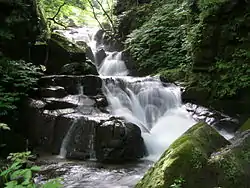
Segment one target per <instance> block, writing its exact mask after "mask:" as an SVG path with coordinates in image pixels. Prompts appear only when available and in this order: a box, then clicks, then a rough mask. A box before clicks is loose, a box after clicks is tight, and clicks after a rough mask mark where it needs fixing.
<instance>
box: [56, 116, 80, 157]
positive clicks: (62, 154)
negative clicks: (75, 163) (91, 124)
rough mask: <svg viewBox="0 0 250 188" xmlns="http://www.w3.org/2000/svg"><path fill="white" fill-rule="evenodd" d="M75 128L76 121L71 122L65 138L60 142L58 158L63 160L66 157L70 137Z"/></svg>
mask: <svg viewBox="0 0 250 188" xmlns="http://www.w3.org/2000/svg"><path fill="white" fill-rule="evenodd" d="M76 126H77V119H75V120H74V121H73V122H72V125H71V126H70V128H69V130H68V132H67V133H66V135H65V137H64V138H63V141H62V144H61V148H60V154H59V157H60V158H65V157H66V155H67V148H68V145H69V142H70V139H71V136H72V134H73V132H74V130H75V128H76Z"/></svg>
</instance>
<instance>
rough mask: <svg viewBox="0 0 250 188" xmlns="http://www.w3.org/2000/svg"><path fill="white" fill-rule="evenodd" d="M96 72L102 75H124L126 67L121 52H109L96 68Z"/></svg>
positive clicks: (126, 71) (126, 73)
mask: <svg viewBox="0 0 250 188" xmlns="http://www.w3.org/2000/svg"><path fill="white" fill-rule="evenodd" d="M98 72H99V74H100V75H103V76H126V75H128V69H127V68H126V65H125V63H124V61H123V60H122V52H109V54H108V56H107V57H106V58H105V59H104V60H103V62H102V64H101V65H100V66H99V68H98Z"/></svg>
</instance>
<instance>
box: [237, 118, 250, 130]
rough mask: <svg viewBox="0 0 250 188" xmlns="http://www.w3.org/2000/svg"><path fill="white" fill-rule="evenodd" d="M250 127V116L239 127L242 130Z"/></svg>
mask: <svg viewBox="0 0 250 188" xmlns="http://www.w3.org/2000/svg"><path fill="white" fill-rule="evenodd" d="M249 129H250V118H248V119H247V120H246V121H245V123H243V125H242V126H241V127H240V128H239V131H240V132H244V131H247V130H249Z"/></svg>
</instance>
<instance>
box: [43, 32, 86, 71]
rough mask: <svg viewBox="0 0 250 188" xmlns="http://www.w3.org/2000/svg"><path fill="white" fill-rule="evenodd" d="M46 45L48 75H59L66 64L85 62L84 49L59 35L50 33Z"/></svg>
mask: <svg viewBox="0 0 250 188" xmlns="http://www.w3.org/2000/svg"><path fill="white" fill-rule="evenodd" d="M48 45H49V58H48V60H47V63H46V68H47V72H48V73H50V74H53V73H54V74H55V73H59V72H60V70H61V68H62V67H63V66H64V65H66V64H69V63H72V62H79V63H84V62H85V61H86V55H85V49H83V48H80V47H79V46H77V45H76V44H74V43H72V42H70V41H69V40H68V39H66V38H65V37H63V36H62V35H60V34H57V33H52V34H51V39H50V40H49V42H48Z"/></svg>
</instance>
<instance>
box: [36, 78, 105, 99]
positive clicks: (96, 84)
mask: <svg viewBox="0 0 250 188" xmlns="http://www.w3.org/2000/svg"><path fill="white" fill-rule="evenodd" d="M39 85H40V86H41V87H50V86H61V87H63V88H64V89H65V91H66V92H67V93H68V94H72V95H74V94H79V93H81V92H83V93H84V94H85V95H88V96H95V95H98V94H102V79H101V78H100V77H98V76H95V75H87V76H73V75H51V76H44V77H42V78H41V79H40V80H39ZM81 90H82V91H81Z"/></svg>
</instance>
